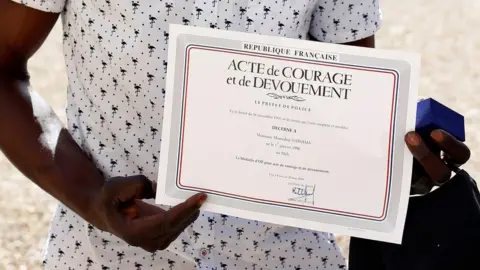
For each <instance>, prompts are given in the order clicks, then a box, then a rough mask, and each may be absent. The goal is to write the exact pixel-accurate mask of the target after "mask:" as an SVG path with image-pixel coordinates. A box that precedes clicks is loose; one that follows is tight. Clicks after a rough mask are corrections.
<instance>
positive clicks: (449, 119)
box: [415, 98, 465, 142]
mask: <svg viewBox="0 0 480 270" xmlns="http://www.w3.org/2000/svg"><path fill="white" fill-rule="evenodd" d="M435 129H443V130H445V131H446V132H448V133H450V134H452V135H453V136H454V137H455V138H457V139H458V140H459V141H462V142H464V141H465V120H464V118H463V115H461V114H459V113H457V112H455V111H454V110H452V109H450V108H448V107H447V106H445V105H443V104H441V103H440V102H438V101H436V100H434V99H433V98H428V99H424V100H422V101H420V102H418V103H417V122H416V126H415V130H416V131H417V132H418V133H419V134H420V135H421V136H422V137H424V136H425V137H427V138H428V137H430V132H432V131H433V130H435ZM425 137H424V138H425Z"/></svg>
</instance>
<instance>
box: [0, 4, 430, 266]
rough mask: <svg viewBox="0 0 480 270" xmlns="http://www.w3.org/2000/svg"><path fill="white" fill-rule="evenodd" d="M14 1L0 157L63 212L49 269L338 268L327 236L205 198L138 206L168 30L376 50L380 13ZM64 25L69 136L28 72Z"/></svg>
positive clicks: (155, 151) (51, 243) (144, 190)
mask: <svg viewBox="0 0 480 270" xmlns="http://www.w3.org/2000/svg"><path fill="white" fill-rule="evenodd" d="M15 1H16V2H17V3H14V2H11V1H10V0H0V26H1V29H2V30H1V31H0V130H2V131H5V130H7V131H8V132H1V133H0V147H1V149H2V151H3V152H4V153H5V154H6V156H8V157H9V159H10V160H11V161H12V162H13V163H14V164H15V165H16V166H17V168H19V169H20V170H21V171H22V172H23V173H24V174H25V175H26V176H27V177H29V178H30V179H31V180H32V181H34V182H35V183H36V184H38V185H39V186H40V187H41V188H43V189H44V190H45V191H46V192H48V193H50V194H51V195H52V196H54V197H55V198H57V199H58V200H59V201H60V202H61V203H60V205H59V207H58V209H57V211H56V213H55V215H54V218H53V221H52V227H51V232H50V235H49V239H48V243H47V249H46V255H45V260H44V264H45V268H46V269H95V270H96V269H102V270H108V269H143V270H145V269H186V270H188V269H217V270H220V269H223V270H226V269H276V268H287V269H299V270H300V269H316V268H318V269H345V268H346V262H345V260H344V258H343V257H342V255H341V253H340V250H339V249H338V247H337V246H336V244H335V239H334V237H333V235H332V234H329V233H322V232H313V231H307V230H301V229H298V228H290V227H282V226H278V225H274V224H266V223H261V222H256V221H251V220H245V219H240V218H235V217H227V216H221V215H217V214H213V213H208V212H200V211H199V208H200V206H201V205H202V203H203V202H204V201H205V200H206V195H205V194H197V195H195V196H193V197H192V198H190V199H188V200H187V201H186V202H185V203H182V204H180V205H177V206H175V207H173V208H172V209H170V210H168V211H166V210H164V209H167V208H166V207H165V208H159V207H156V206H153V205H151V204H149V203H146V201H145V200H142V199H151V198H153V196H154V190H155V188H154V184H153V183H152V182H151V181H150V180H148V179H156V173H157V165H158V157H159V150H160V149H159V145H160V143H159V139H158V138H159V137H160V132H161V130H162V117H163V101H164V100H163V98H164V95H165V68H166V66H167V64H168V63H167V44H168V24H170V23H176V24H186V25H195V26H200V27H212V28H219V29H228V30H230V31H244V32H253V33H258V34H266V35H280V36H284V37H289V38H300V39H307V38H308V39H314V40H318V41H321V42H334V43H344V44H350V45H357V46H368V47H373V45H374V33H375V32H376V31H377V30H378V28H379V25H380V12H379V7H378V4H377V2H376V1H371V0H368V1H356V0H343V1H336V0H332V1H329V0H327V1H313V0H283V1H270V2H269V1H247V0H243V1H235V0H222V1H217V0H208V1H193V0H192V1H188V0H185V1H135V0H134V1H118V0H105V1H92V0H83V1H66V0H15ZM59 14H62V19H63V27H64V53H65V61H66V65H67V72H68V76H69V85H68V105H67V116H68V131H67V130H66V129H63V128H62V125H61V123H60V121H59V120H58V119H57V118H56V116H55V114H54V113H53V112H52V110H51V108H50V107H49V106H48V104H46V103H45V102H44V101H43V99H42V98H41V97H40V96H38V95H37V94H36V93H35V92H34V91H30V89H29V88H28V79H29V78H28V72H27V69H26V66H27V61H28V59H29V58H30V57H31V56H32V55H33V54H34V53H35V51H36V50H37V49H38V47H39V46H40V45H41V44H42V42H43V41H44V39H45V38H46V36H47V35H48V33H49V31H50V30H51V28H52V26H53V25H54V24H55V22H56V20H57V18H58V16H59ZM46 64H48V63H46ZM421 145H422V144H420V145H417V146H416V148H414V149H418V148H419V147H420V148H421ZM97 168H98V169H99V170H97ZM149 202H150V203H152V201H149ZM197 218H198V220H197ZM195 220H196V221H195ZM194 221H195V223H193V222H194ZM192 223H193V224H192ZM147 251H148V252H147Z"/></svg>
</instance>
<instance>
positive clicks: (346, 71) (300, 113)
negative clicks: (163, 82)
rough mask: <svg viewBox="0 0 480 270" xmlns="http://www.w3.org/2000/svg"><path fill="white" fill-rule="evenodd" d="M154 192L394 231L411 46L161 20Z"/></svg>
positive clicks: (406, 176)
mask: <svg viewBox="0 0 480 270" xmlns="http://www.w3.org/2000/svg"><path fill="white" fill-rule="evenodd" d="M169 42H170V44H169V49H168V50H169V59H168V73H167V88H166V104H165V115H164V127H163V133H162V145H161V149H162V151H161V158H160V169H159V178H158V191H157V198H156V203H159V204H169V205H174V204H177V203H180V202H182V201H184V200H185V199H187V198H188V197H189V196H191V195H193V194H195V193H198V192H206V193H208V194H209V197H208V200H207V203H206V204H205V206H204V208H203V209H204V210H207V211H213V212H219V213H223V214H227V215H232V216H238V217H242V218H248V219H254V220H259V221H264V222H269V223H276V224H282V225H286V226H294V227H301V228H306V229H312V230H318V231H328V232H333V233H339V234H346V235H351V236H357V237H363V238H370V239H376V240H382V241H386V242H395V243H400V242H401V238H402V232H403V226H404V225H403V224H404V221H405V215H406V209H407V203H408V196H409V191H410V178H411V169H412V156H411V154H410V153H409V151H408V149H407V147H406V146H405V143H404V139H403V138H404V135H405V133H406V132H407V131H409V130H413V129H414V122H415V109H416V99H417V88H418V79H419V65H420V64H419V63H420V57H419V56H418V55H416V54H410V53H400V52H393V51H384V50H373V49H364V48H357V47H350V46H337V45H332V44H322V43H319V42H311V41H301V40H295V39H287V38H279V37H271V36H260V35H255V34H246V33H240V32H233V31H221V30H212V29H206V28H195V27H187V26H179V25H171V28H170V41H169Z"/></svg>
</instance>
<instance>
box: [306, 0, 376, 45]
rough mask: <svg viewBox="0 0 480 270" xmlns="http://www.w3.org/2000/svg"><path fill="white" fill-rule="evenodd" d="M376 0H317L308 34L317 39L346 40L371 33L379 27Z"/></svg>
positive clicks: (324, 40) (343, 41)
mask: <svg viewBox="0 0 480 270" xmlns="http://www.w3.org/2000/svg"><path fill="white" fill-rule="evenodd" d="M378 2H379V0H341V1H338V0H318V1H317V3H316V4H315V7H314V10H313V13H312V20H311V22H310V35H311V36H312V37H313V38H315V39H316V40H318V41H322V42H330V43H346V42H352V41H356V40H360V39H363V38H366V37H369V36H372V35H374V34H375V32H377V30H378V29H379V28H380V24H381V20H382V15H381V10H380V7H379V4H378Z"/></svg>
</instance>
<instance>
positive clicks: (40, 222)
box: [0, 0, 480, 270]
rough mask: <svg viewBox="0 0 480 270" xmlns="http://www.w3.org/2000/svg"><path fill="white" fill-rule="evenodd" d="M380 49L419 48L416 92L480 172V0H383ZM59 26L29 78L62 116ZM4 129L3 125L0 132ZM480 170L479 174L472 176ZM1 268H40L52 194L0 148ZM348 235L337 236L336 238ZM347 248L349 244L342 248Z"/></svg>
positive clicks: (473, 168)
mask: <svg viewBox="0 0 480 270" xmlns="http://www.w3.org/2000/svg"><path fill="white" fill-rule="evenodd" d="M382 2H383V3H382V4H383V12H384V24H383V28H382V29H381V31H380V32H379V33H378V35H377V37H378V39H377V40H378V43H377V47H379V48H388V49H399V50H407V51H414V52H420V53H422V55H423V56H422V57H423V58H422V79H421V87H420V94H421V95H422V96H432V97H435V98H436V99H438V100H439V101H440V102H442V103H445V104H447V105H448V106H450V107H452V108H453V109H455V110H457V111H459V112H461V113H463V114H464V115H465V117H466V123H467V133H468V136H467V142H468V144H469V146H470V147H471V148H472V152H473V153H474V154H473V157H472V160H471V161H470V163H469V164H468V165H467V166H465V168H466V169H468V171H469V172H470V173H472V174H473V175H477V176H478V175H479V173H480V96H479V97H477V96H476V95H475V94H476V93H480V68H479V67H478V63H479V62H480V32H479V31H478V27H480V16H478V14H480V1H477V0H456V1H453V0H444V1H440V0H436V1H434V0H423V1H418V0H403V1H394V0H383V1H382ZM61 41H62V34H61V26H60V25H57V26H56V27H55V29H54V30H53V32H52V33H51V35H50V37H49V38H48V40H47V42H46V43H45V44H44V45H43V47H42V48H41V49H40V51H39V52H38V53H37V54H36V55H35V57H34V58H33V60H32V61H31V63H30V71H31V74H32V84H33V86H34V87H35V88H36V90H37V91H39V92H40V93H41V94H42V95H43V97H44V98H46V99H47V100H48V101H49V102H50V104H51V105H52V106H53V107H54V109H55V110H56V111H57V113H58V114H59V115H60V116H61V117H62V118H64V112H63V107H64V104H65V92H66V90H65V89H66V83H67V79H66V75H65V69H64V61H63V56H62V44H61ZM2 132H4V131H2ZM478 177H480V176H478ZM0 194H2V196H0V245H1V248H0V270H1V269H41V267H40V261H41V251H42V248H43V243H44V240H45V237H46V235H47V231H48V227H49V222H50V218H51V215H52V211H53V210H54V208H55V200H53V199H52V198H51V197H50V196H49V195H48V194H46V193H45V192H43V191H42V190H40V189H39V188H38V187H37V186H35V185H34V184H32V183H31V182H30V181H29V180H27V179H25V177H23V176H22V175H21V174H20V173H19V172H18V171H17V170H16V169H15V168H14V167H13V166H12V165H11V164H10V163H9V162H8V160H6V158H5V157H4V156H3V155H1V154H0ZM347 242H348V239H347V238H342V244H343V245H344V246H345V244H346V243H347ZM345 251H346V252H347V251H348V250H347V249H345Z"/></svg>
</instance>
